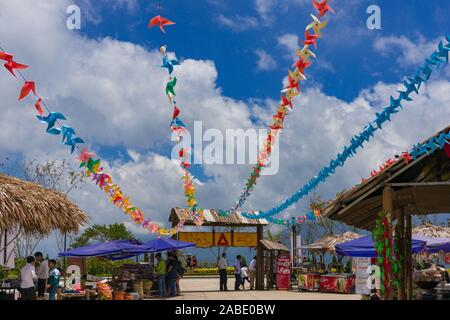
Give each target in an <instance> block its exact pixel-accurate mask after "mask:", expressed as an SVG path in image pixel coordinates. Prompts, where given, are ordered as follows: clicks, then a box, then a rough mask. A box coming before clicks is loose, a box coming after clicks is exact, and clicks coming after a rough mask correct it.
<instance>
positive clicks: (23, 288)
mask: <svg viewBox="0 0 450 320" xmlns="http://www.w3.org/2000/svg"><path fill="white" fill-rule="evenodd" d="M34 263H35V259H34V257H33V256H30V257H28V258H27V264H26V265H25V266H23V268H22V269H20V279H21V282H20V292H21V295H22V300H36V289H35V287H34V280H35V279H37V276H36V270H35V269H34Z"/></svg>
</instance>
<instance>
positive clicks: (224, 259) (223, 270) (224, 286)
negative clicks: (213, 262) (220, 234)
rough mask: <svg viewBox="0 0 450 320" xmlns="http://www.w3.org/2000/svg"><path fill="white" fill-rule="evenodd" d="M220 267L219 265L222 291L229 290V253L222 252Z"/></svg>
mask: <svg viewBox="0 0 450 320" xmlns="http://www.w3.org/2000/svg"><path fill="white" fill-rule="evenodd" d="M218 267H219V274H220V291H228V287H227V281H228V278H227V268H228V262H227V254H226V253H225V252H224V253H222V257H221V258H220V259H219V263H218Z"/></svg>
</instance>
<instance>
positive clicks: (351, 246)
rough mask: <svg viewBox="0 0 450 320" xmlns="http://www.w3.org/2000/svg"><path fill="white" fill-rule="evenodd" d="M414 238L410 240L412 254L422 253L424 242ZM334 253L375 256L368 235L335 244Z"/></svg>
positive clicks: (373, 247)
mask: <svg viewBox="0 0 450 320" xmlns="http://www.w3.org/2000/svg"><path fill="white" fill-rule="evenodd" d="M415 237H416V236H413V240H412V252H413V253H418V252H422V251H424V249H425V245H426V242H425V241H423V240H419V239H416V238H415ZM336 253H337V254H339V255H341V256H347V257H365V258H375V257H376V256H377V253H376V251H375V246H374V242H373V241H372V237H371V236H370V235H369V236H364V237H361V238H358V239H355V240H351V241H347V242H344V243H340V244H337V245H336Z"/></svg>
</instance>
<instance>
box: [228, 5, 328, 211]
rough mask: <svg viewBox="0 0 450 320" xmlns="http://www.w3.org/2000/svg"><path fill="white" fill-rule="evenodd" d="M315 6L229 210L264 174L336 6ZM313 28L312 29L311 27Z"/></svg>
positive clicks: (243, 197) (242, 198) (252, 188)
mask: <svg viewBox="0 0 450 320" xmlns="http://www.w3.org/2000/svg"><path fill="white" fill-rule="evenodd" d="M313 5H314V7H315V8H316V9H317V11H318V17H316V16H315V15H313V14H311V17H312V20H313V21H312V22H311V23H310V24H309V25H308V26H307V27H306V31H305V39H304V41H303V48H302V49H301V50H300V49H297V50H296V53H297V56H298V60H297V61H296V62H295V63H294V64H293V65H292V68H294V70H289V71H288V73H289V74H288V81H289V84H288V85H287V87H286V88H284V89H283V90H282V91H281V99H280V104H279V106H278V109H277V112H276V113H275V114H274V115H273V123H272V124H271V125H270V126H269V129H270V131H269V133H268V135H267V137H266V139H265V141H264V143H263V149H262V151H261V152H260V154H259V155H258V159H257V162H256V165H255V166H254V167H253V169H252V171H251V173H250V176H249V177H248V179H247V182H246V183H245V187H244V190H243V191H242V193H241V195H240V197H239V199H238V200H237V201H236V203H235V205H234V206H233V207H232V208H231V209H230V211H229V212H234V211H237V210H239V209H240V208H242V206H243V205H244V203H245V201H246V200H247V198H248V196H250V193H251V192H252V191H253V190H254V188H255V186H256V181H257V180H258V178H259V177H260V175H261V171H262V170H263V169H264V167H266V166H267V164H268V161H269V159H270V156H271V154H272V149H273V145H274V144H275V143H276V140H277V138H278V136H279V133H280V131H281V130H282V129H283V128H284V124H285V118H286V116H287V115H289V113H290V112H292V110H293V105H292V99H293V98H294V97H296V96H298V95H300V82H301V81H302V80H306V76H305V70H306V69H307V68H309V67H310V66H311V65H312V61H310V59H311V58H316V55H315V54H314V53H313V52H312V51H311V50H310V47H311V46H314V48H315V49H317V39H319V38H321V37H322V30H323V29H324V28H325V27H326V26H327V24H328V20H324V21H320V20H319V18H321V17H323V16H324V15H325V14H326V13H327V12H328V11H331V12H333V13H334V11H333V9H332V8H331V7H330V6H329V5H328V1H327V0H325V1H322V2H321V3H319V2H317V1H315V0H314V1H313ZM311 29H312V30H313V33H311V31H310V30H311Z"/></svg>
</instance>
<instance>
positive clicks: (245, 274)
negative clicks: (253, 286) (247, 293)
mask: <svg viewBox="0 0 450 320" xmlns="http://www.w3.org/2000/svg"><path fill="white" fill-rule="evenodd" d="M245 281H247V282H248V283H250V280H248V268H247V267H246V266H243V267H241V282H242V290H245Z"/></svg>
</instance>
